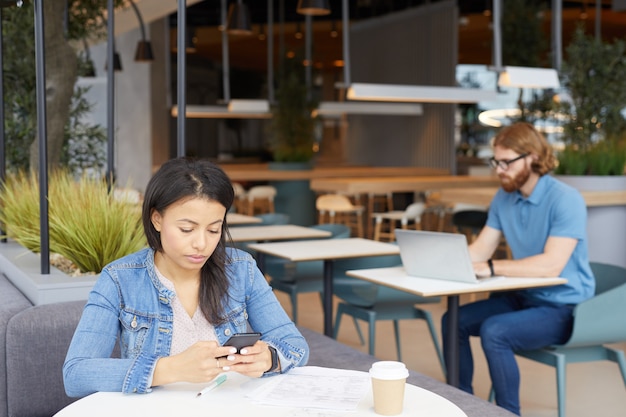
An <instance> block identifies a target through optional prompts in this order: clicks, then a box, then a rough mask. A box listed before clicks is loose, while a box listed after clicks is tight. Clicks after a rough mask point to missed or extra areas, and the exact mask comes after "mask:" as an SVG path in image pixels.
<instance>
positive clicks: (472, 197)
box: [440, 187, 626, 207]
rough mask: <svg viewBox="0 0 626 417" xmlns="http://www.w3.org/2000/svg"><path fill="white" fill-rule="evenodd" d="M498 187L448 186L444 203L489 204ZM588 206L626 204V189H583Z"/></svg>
mask: <svg viewBox="0 0 626 417" xmlns="http://www.w3.org/2000/svg"><path fill="white" fill-rule="evenodd" d="M497 190H498V187H476V188H446V189H442V190H441V192H440V196H441V197H440V199H441V201H442V202H444V203H450V204H454V203H460V202H463V203H469V204H480V205H484V206H488V205H489V204H490V203H491V199H492V198H493V196H494V195H495V194H496V191H497ZM581 194H582V196H583V198H584V199H585V202H586V203H587V207H600V206H622V205H626V191H581Z"/></svg>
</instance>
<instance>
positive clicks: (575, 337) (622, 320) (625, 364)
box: [489, 262, 626, 417]
mask: <svg viewBox="0 0 626 417" xmlns="http://www.w3.org/2000/svg"><path fill="white" fill-rule="evenodd" d="M591 269H592V270H593V273H594V275H595V277H596V294H595V296H594V297H593V298H590V299H589V300H586V301H583V302H582V303H580V304H578V305H577V306H576V307H575V308H574V313H573V314H574V325H573V329H572V335H571V336H570V339H569V340H568V341H567V342H566V343H565V344H563V345H554V346H548V347H545V348H542V349H536V350H529V351H520V352H515V354H516V355H519V356H522V357H524V358H526V359H530V360H534V361H537V362H541V363H543V364H546V365H550V366H553V367H555V368H556V386H557V403H558V415H559V417H565V405H566V400H565V394H566V389H565V384H566V377H565V376H566V375H565V371H566V366H567V364H568V363H578V362H592V361H599V360H609V361H612V362H615V363H617V364H618V366H619V369H620V372H621V374H622V379H623V380H624V384H625V385H626V359H625V357H624V352H623V351H621V350H619V349H614V348H611V347H609V346H605V345H607V344H610V343H617V342H623V341H626V268H623V267H621V266H616V265H609V264H604V263H598V262H592V263H591ZM489 399H490V400H493V399H494V392H493V388H492V389H491V393H490V395H489Z"/></svg>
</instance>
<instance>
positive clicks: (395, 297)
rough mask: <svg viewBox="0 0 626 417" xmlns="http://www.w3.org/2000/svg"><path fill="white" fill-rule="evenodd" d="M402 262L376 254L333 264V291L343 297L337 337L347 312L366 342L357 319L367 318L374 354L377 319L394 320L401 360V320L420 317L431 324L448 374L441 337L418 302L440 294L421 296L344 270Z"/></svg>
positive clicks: (436, 347) (435, 343) (443, 366)
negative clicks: (359, 277)
mask: <svg viewBox="0 0 626 417" xmlns="http://www.w3.org/2000/svg"><path fill="white" fill-rule="evenodd" d="M401 263H402V261H401V259H400V256H399V255H392V256H374V257H364V258H354V259H346V260H339V261H336V262H335V266H334V277H333V280H334V293H335V295H336V296H337V297H339V298H340V299H341V301H340V302H339V304H338V306H337V315H336V317H335V325H334V338H335V339H336V338H337V335H338V332H339V327H340V325H341V318H342V317H343V315H344V314H347V315H349V316H352V317H353V319H354V322H355V326H356V328H357V332H358V334H359V339H360V340H361V342H362V343H364V340H363V336H362V334H361V330H360V328H359V326H358V324H357V322H356V319H360V320H364V321H366V322H367V324H368V340H369V347H368V350H369V354H370V355H374V352H375V341H376V321H378V320H393V326H394V334H395V341H396V350H397V354H398V360H400V361H401V360H402V352H401V345H400V330H399V324H398V320H402V319H421V320H425V321H426V324H427V325H428V330H429V332H430V337H431V339H432V341H433V344H434V346H435V350H436V352H437V357H438V358H439V363H440V364H441V369H442V370H443V371H444V374H445V364H444V361H443V354H442V351H441V347H440V345H439V339H438V337H437V332H436V330H435V326H434V323H433V320H432V315H431V314H430V312H429V311H427V310H423V309H421V308H419V307H417V306H416V304H430V303H438V302H439V301H440V299H439V297H429V298H425V297H419V296H417V295H413V294H409V293H407V292H404V291H399V290H395V289H393V288H389V287H385V286H379V285H376V284H373V283H369V282H366V281H362V280H359V279H356V278H351V277H349V276H347V275H346V274H345V271H347V270H350V269H364V268H382V267H389V266H396V265H400V264H401Z"/></svg>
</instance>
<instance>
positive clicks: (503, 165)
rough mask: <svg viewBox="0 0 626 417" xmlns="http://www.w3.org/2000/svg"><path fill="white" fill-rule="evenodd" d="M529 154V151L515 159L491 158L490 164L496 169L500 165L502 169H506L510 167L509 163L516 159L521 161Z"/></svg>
mask: <svg viewBox="0 0 626 417" xmlns="http://www.w3.org/2000/svg"><path fill="white" fill-rule="evenodd" d="M527 156H528V153H523V154H521V155H520V156H518V157H517V158H513V159H508V160H507V159H501V160H497V159H496V158H493V157H492V158H489V165H491V168H493V169H496V168H498V167H500V169H501V170H503V171H506V170H507V169H509V165H511V164H512V163H513V162H515V161H519V160H520V159H522V158H526V157H527Z"/></svg>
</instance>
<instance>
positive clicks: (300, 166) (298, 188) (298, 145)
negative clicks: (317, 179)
mask: <svg viewBox="0 0 626 417" xmlns="http://www.w3.org/2000/svg"><path fill="white" fill-rule="evenodd" d="M298 62H302V61H301V60H298V59H296V58H293V59H289V60H287V61H286V62H285V65H284V67H285V70H284V73H283V76H282V77H281V79H280V81H279V83H278V88H277V90H276V103H273V104H272V119H271V121H270V124H269V132H268V133H269V148H270V151H271V153H272V156H273V162H271V163H270V164H269V168H270V169H273V170H305V169H311V168H312V160H313V157H314V156H315V153H316V139H315V126H316V120H315V119H314V118H313V117H312V116H311V112H312V111H313V109H314V108H315V107H316V102H315V101H314V100H312V99H311V98H310V94H309V91H308V89H307V86H306V83H305V81H304V69H303V67H302V66H301V65H299V64H298ZM272 185H273V186H274V187H276V189H277V194H276V198H275V201H274V203H275V207H276V211H277V212H283V213H285V214H288V215H289V219H290V223H293V224H299V225H303V226H309V225H311V224H314V223H315V194H314V193H313V191H311V188H310V183H309V181H308V180H299V181H274V182H272Z"/></svg>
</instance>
